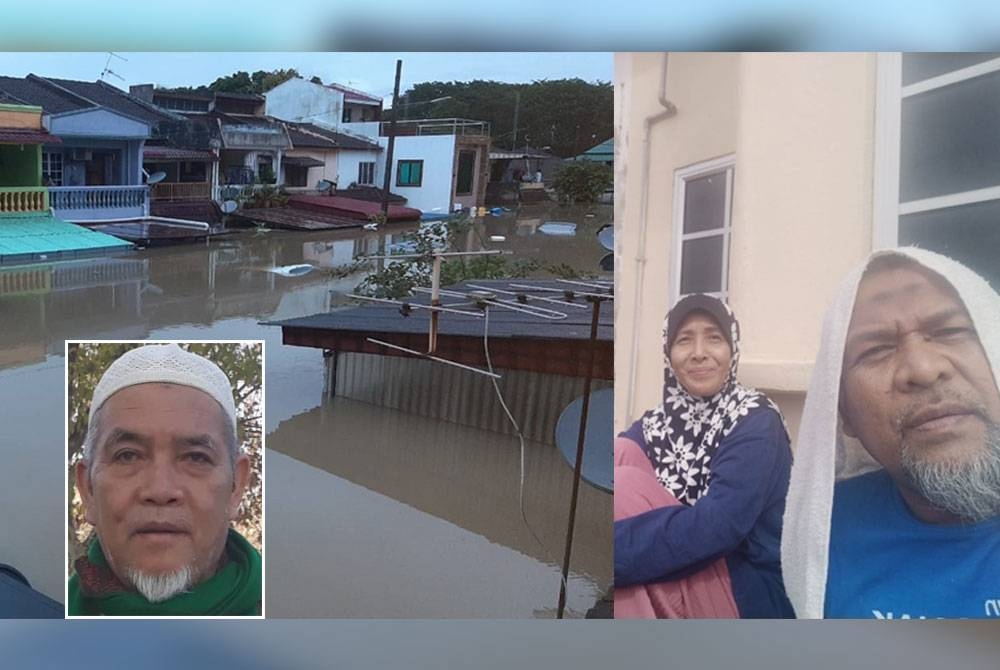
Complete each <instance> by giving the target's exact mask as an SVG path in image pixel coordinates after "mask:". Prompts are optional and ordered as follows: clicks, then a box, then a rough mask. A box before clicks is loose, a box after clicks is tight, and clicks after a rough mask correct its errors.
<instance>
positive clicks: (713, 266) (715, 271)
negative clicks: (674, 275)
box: [680, 235, 726, 294]
mask: <svg viewBox="0 0 1000 670" xmlns="http://www.w3.org/2000/svg"><path fill="white" fill-rule="evenodd" d="M724 241H725V236H723V235H714V236H712V237H702V238H699V239H697V240H686V241H685V242H684V244H683V246H682V248H681V254H682V256H681V291H680V292H681V293H682V294H685V293H711V292H713V291H722V290H725V288H726V287H725V286H723V285H722V245H723V243H724Z"/></svg>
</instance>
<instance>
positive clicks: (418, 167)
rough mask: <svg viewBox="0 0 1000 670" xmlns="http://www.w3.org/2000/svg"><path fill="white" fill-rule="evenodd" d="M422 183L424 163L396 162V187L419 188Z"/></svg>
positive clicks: (420, 161)
mask: <svg viewBox="0 0 1000 670" xmlns="http://www.w3.org/2000/svg"><path fill="white" fill-rule="evenodd" d="M423 183H424V162H423V161H422V160H419V161H411V160H401V161H397V162H396V186H420V185H421V184H423Z"/></svg>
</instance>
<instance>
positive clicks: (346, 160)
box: [337, 140, 426, 197]
mask: <svg viewBox="0 0 1000 670" xmlns="http://www.w3.org/2000/svg"><path fill="white" fill-rule="evenodd" d="M397 141H398V140H397ZM383 153H384V152H381V151H376V150H374V149H372V150H371V151H367V150H361V149H345V150H341V152H340V157H339V159H338V160H339V161H340V180H339V181H338V182H337V185H338V186H339V187H340V188H345V187H346V186H348V185H349V184H351V183H352V182H356V181H357V180H358V165H359V164H360V163H370V162H373V161H374V163H375V183H374V184H373V186H378V187H379V188H381V187H382V182H383V180H384V175H385V158H384V157H383V156H382V154H383ZM425 165H426V164H425ZM389 190H391V191H393V192H395V191H396V185H395V184H393V185H392V186H390V187H389ZM407 197H409V196H407Z"/></svg>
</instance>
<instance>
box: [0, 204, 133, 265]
mask: <svg viewBox="0 0 1000 670" xmlns="http://www.w3.org/2000/svg"><path fill="white" fill-rule="evenodd" d="M131 246H132V243H131V242H125V241H123V240H119V239H118V238H117V237H112V236H111V235H107V234H105V233H99V232H97V231H96V230H90V229H89V228H84V227H83V226H78V225H76V224H73V223H67V222H66V221H62V220H60V219H57V218H55V217H54V216H52V215H51V214H48V213H41V212H39V213H31V214H16V215H11V214H5V215H2V216H0V262H4V261H12V260H22V259H29V258H40V257H47V256H49V255H50V254H53V255H55V254H58V255H67V254H68V255H75V254H78V253H93V252H96V251H100V250H104V249H107V250H121V249H127V248H130V247H131Z"/></svg>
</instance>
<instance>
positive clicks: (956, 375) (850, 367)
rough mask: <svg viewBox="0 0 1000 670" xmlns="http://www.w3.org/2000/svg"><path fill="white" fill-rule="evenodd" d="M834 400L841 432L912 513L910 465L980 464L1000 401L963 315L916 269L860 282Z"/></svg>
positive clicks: (952, 295)
mask: <svg viewBox="0 0 1000 670" xmlns="http://www.w3.org/2000/svg"><path fill="white" fill-rule="evenodd" d="M840 398H841V400H840V402H841V413H842V417H843V419H844V427H845V430H846V431H847V432H848V434H850V435H853V436H854V437H857V438H858V439H859V440H860V441H861V443H862V444H863V445H864V447H865V449H867V450H868V452H869V453H870V454H871V455H872V456H873V457H874V458H875V460H877V461H878V462H879V463H880V464H881V465H882V466H883V467H885V469H886V471H887V472H888V473H889V474H890V475H891V476H892V478H893V480H894V481H895V482H896V483H897V485H899V487H900V490H901V492H902V493H903V495H904V497H905V498H906V499H907V502H909V503H911V508H912V507H914V501H915V493H914V487H913V485H912V479H913V475H912V470H913V469H914V466H916V467H926V466H929V467H932V468H933V467H942V468H945V469H953V470H956V471H959V470H961V469H963V468H964V467H965V466H966V465H967V464H972V463H974V462H976V461H977V460H982V459H983V458H986V457H987V454H986V446H985V445H986V437H987V433H988V431H989V429H990V425H991V424H993V425H995V424H997V423H1000V393H998V392H997V385H996V381H995V380H994V379H993V374H992V372H991V371H990V364H989V361H988V360H987V358H986V354H985V352H984V351H983V348H982V345H981V344H980V341H979V336H978V334H977V333H976V331H975V329H974V327H973V324H972V321H971V319H970V318H969V315H968V312H967V311H966V309H965V307H964V305H963V304H962V302H961V300H960V299H959V297H958V294H957V293H956V292H955V290H954V288H952V286H951V285H950V284H948V283H947V282H945V281H944V280H943V279H941V278H940V277H938V276H937V275H935V274H933V273H930V272H928V271H926V270H923V269H921V268H920V267H919V266H917V265H915V264H906V265H903V266H901V267H894V268H892V269H888V268H886V269H881V270H875V271H872V272H870V273H869V274H867V275H866V276H865V277H864V279H862V281H861V284H860V286H859V288H858V295H857V301H856V302H855V306H854V312H853V314H852V316H851V325H850V329H849V330H848V334H847V343H846V348H845V351H844V368H843V375H842V378H841V396H840ZM904 463H906V465H905V467H904ZM917 506H918V507H919V504H918V505H917ZM914 511H915V512H917V513H918V516H919V512H918V510H916V509H915V510H914Z"/></svg>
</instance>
